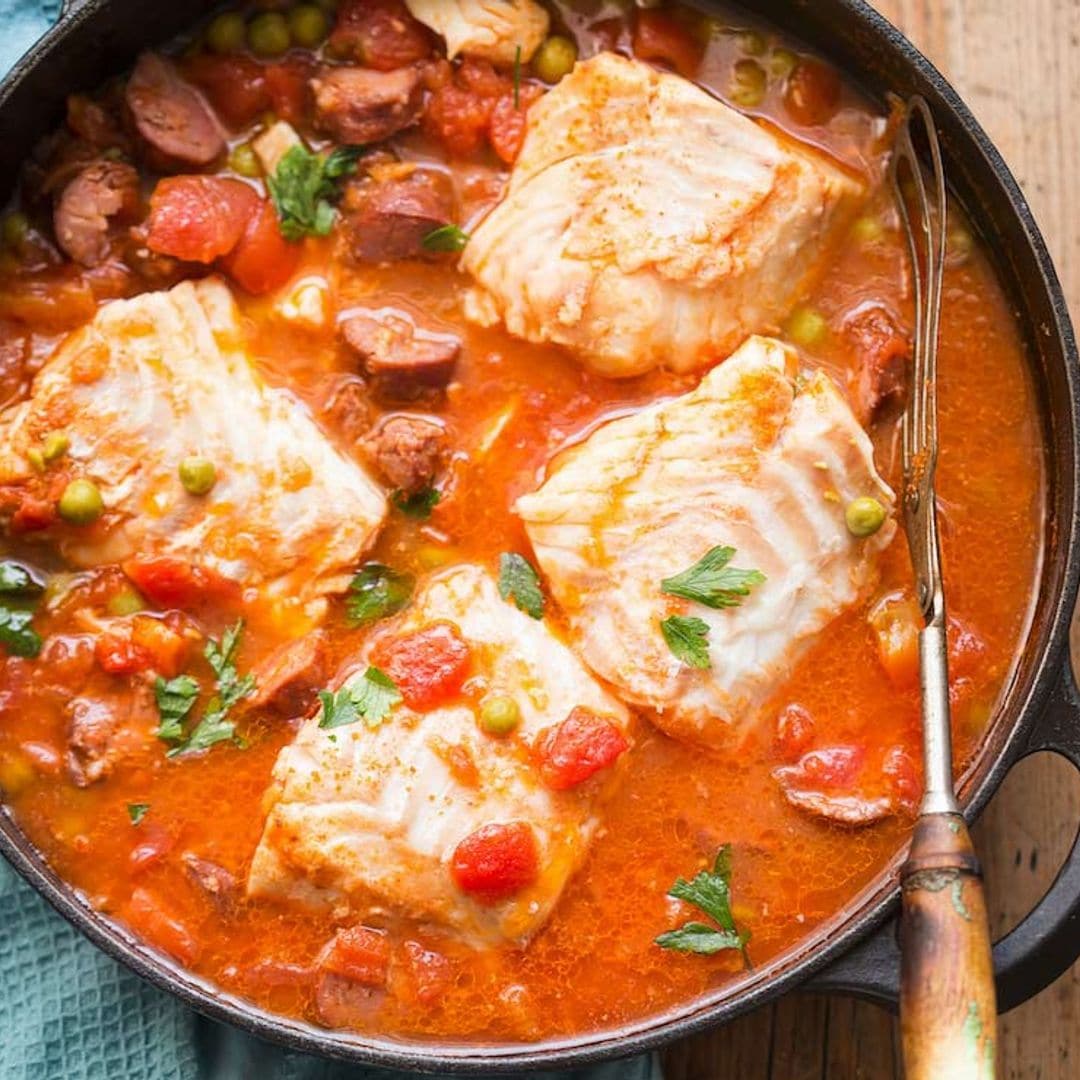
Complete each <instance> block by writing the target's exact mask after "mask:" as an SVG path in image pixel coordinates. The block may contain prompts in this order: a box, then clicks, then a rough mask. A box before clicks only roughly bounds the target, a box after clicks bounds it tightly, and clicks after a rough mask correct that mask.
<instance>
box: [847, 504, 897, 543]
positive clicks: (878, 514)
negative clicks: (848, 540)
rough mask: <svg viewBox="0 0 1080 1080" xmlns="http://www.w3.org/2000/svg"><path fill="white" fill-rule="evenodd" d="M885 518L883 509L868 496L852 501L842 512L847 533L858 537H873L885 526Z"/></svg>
mask: <svg viewBox="0 0 1080 1080" xmlns="http://www.w3.org/2000/svg"><path fill="white" fill-rule="evenodd" d="M886 516H887V515H886V513H885V507H884V506H882V505H881V503H879V502H878V501H877V499H873V498H871V497H870V496H869V495H864V496H863V497H862V498H860V499H852V500H851V502H849V503H848V505H847V509H846V510H845V511H844V521H845V523H846V524H847V527H848V532H849V533H851V535H852V536H858V537H866V536H873V535H874V533H876V532H877V531H878V529H880V528H881V526H882V525H884V524H885V518H886Z"/></svg>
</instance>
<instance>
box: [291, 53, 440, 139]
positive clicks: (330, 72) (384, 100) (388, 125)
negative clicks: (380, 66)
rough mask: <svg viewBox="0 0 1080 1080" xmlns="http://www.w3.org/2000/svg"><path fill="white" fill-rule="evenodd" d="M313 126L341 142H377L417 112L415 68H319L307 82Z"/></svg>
mask: <svg viewBox="0 0 1080 1080" xmlns="http://www.w3.org/2000/svg"><path fill="white" fill-rule="evenodd" d="M310 85H311V92H312V98H313V101H314V104H315V123H316V125H317V126H318V127H319V129H320V130H321V131H323V132H324V133H325V134H327V135H329V136H331V137H332V138H334V139H336V140H338V141H339V142H343V143H351V144H354V145H366V144H367V143H374V142H379V141H381V140H382V139H387V138H389V137H390V136H391V135H396V134H397V133H398V132H399V131H402V130H403V129H405V128H407V127H409V126H410V125H412V124H414V123H416V121H417V120H419V119H420V112H421V109H422V108H423V104H424V101H423V87H422V85H421V78H420V71H419V69H417V68H412V67H408V68H398V69H397V70H396V71H372V70H370V69H369V68H359V67H324V68H323V69H322V70H321V71H320V72H319V73H318V74H317V75H316V76H315V77H314V78H313V79H312V80H311V84H310Z"/></svg>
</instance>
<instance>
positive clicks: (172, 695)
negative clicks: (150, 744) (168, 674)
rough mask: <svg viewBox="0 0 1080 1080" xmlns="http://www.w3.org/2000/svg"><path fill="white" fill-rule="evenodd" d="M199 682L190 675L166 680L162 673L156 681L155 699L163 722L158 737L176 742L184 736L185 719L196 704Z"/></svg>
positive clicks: (158, 730) (159, 727)
mask: <svg viewBox="0 0 1080 1080" xmlns="http://www.w3.org/2000/svg"><path fill="white" fill-rule="evenodd" d="M198 696H199V684H198V683H197V682H196V681H195V680H194V679H193V678H192V677H191V676H190V675H177V676H176V678H175V679H169V680H168V682H166V681H165V680H164V679H163V678H162V677H161V676H160V675H159V676H158V677H157V679H156V680H155V681H154V700H155V701H156V702H157V709H158V716H159V717H160V718H161V723H160V725H159V726H158V729H157V737H158V738H159V739H164V740H165V741H166V742H176V741H178V740H180V739H182V738H183V737H184V726H183V724H184V719H185V717H186V716H187V714H188V713H189V712H191V710H192V709H193V708H194V706H195V699H196V698H197V697H198Z"/></svg>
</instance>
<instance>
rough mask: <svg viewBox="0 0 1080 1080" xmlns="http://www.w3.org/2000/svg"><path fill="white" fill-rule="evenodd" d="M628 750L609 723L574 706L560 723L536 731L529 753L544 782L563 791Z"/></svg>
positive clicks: (592, 713) (620, 735)
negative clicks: (533, 758)
mask: <svg viewBox="0 0 1080 1080" xmlns="http://www.w3.org/2000/svg"><path fill="white" fill-rule="evenodd" d="M629 747H630V743H629V742H628V741H627V739H626V736H625V735H624V734H623V733H622V731H620V730H619V728H617V727H616V726H615V725H614V724H613V723H612V722H611V721H610V720H608V719H607V718H606V717H603V716H597V715H596V713H594V712H593V711H592V710H591V709H586V708H583V707H581V706H578V708H576V709H574V710H573V711H572V712H571V713H570V715H569V716H568V717H567V718H566V719H565V720H563V721H562V723H561V724H556V725H555V726H554V727H549V728H547V729H545V730H544V731H542V732H540V734H539V735H538V736H537V739H536V745H535V747H534V751H533V754H534V757H535V760H536V763H537V766H538V767H539V769H540V775H541V777H542V778H543V781H544V783H545V784H546V785H547V786H548V787H549V788H551V789H552V790H553V791H566V790H568V789H569V788H572V787H577V785H578V784H583V783H584V782H585V781H586V780H588V779H589V778H590V777H591V776H595V775H596V773H598V772H600V770H601V769H606V768H607V767H608V766H609V765H611V764H612V763H614V761H615V760H616V759H617V758H618V757H619V755H620V754H622V753H624V752H625V751H626V750H628V749H629Z"/></svg>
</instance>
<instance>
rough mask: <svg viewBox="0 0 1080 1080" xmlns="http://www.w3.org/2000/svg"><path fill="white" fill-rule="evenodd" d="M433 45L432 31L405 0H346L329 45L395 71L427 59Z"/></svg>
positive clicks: (381, 68)
mask: <svg viewBox="0 0 1080 1080" xmlns="http://www.w3.org/2000/svg"><path fill="white" fill-rule="evenodd" d="M432 45H433V37H432V34H431V32H430V31H429V30H428V28H427V27H426V26H424V24H423V23H421V22H418V21H417V20H416V19H414V18H413V17H412V14H411V13H410V11H409V9H408V8H407V7H406V6H405V4H404V3H403V2H402V0H343V3H342V4H341V5H340V6H339V7H338V11H337V21H336V22H335V23H334V29H333V30H332V31H331V33H330V38H329V40H328V41H327V46H326V47H327V51H328V52H329V54H330V55H331V56H335V57H337V58H339V59H346V58H351V59H354V60H359V61H360V63H362V64H363V65H364V66H365V67H370V68H375V70H376V71H393V70H394V68H399V67H404V66H405V65H406V64H413V63H416V61H418V60H424V59H426V58H427V57H428V56H430V55H431V51H432Z"/></svg>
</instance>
